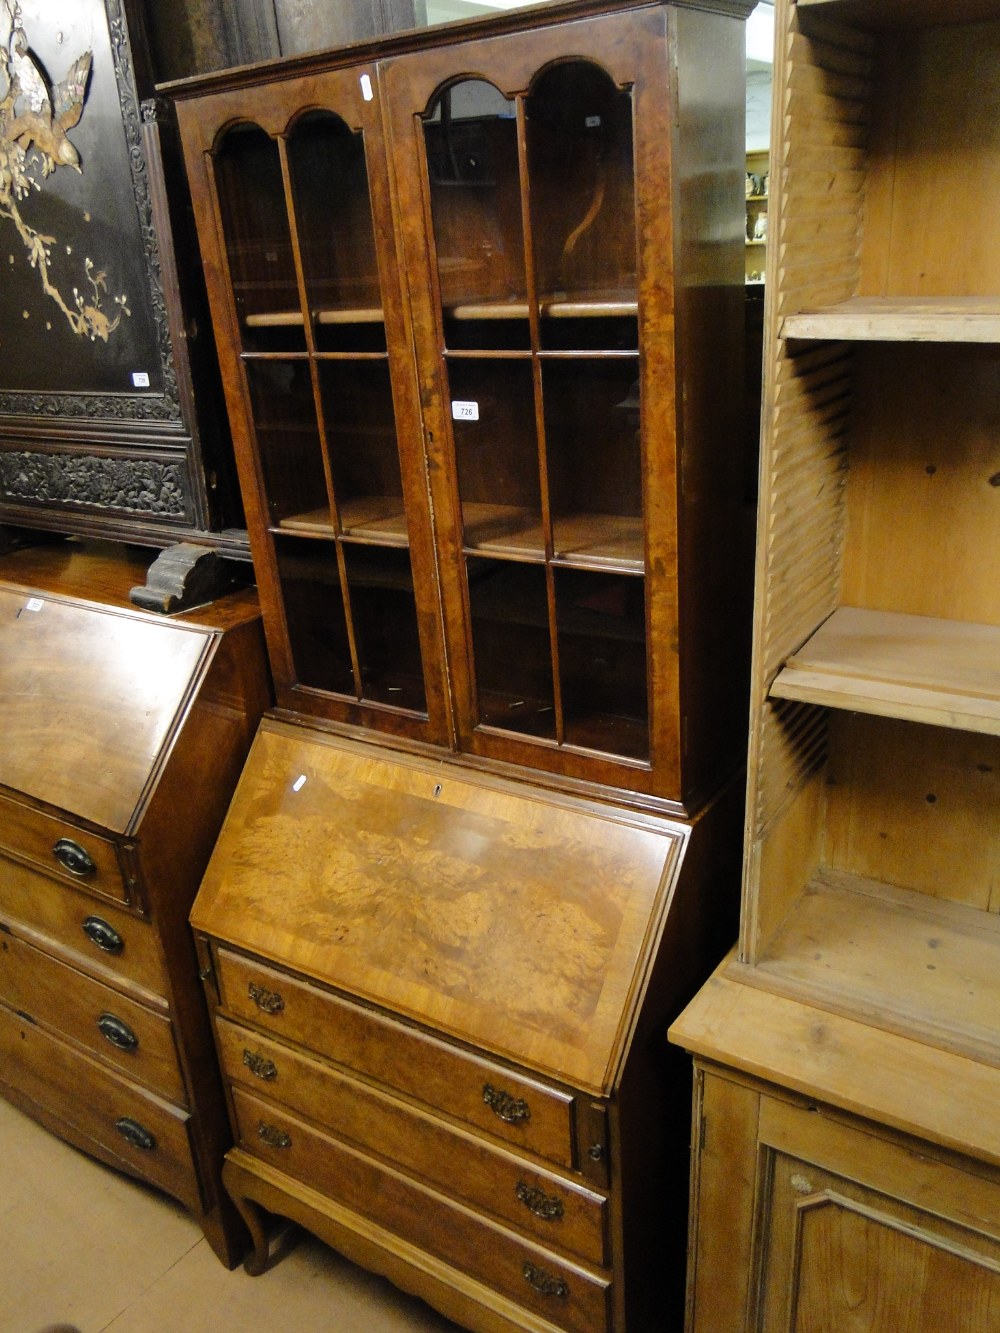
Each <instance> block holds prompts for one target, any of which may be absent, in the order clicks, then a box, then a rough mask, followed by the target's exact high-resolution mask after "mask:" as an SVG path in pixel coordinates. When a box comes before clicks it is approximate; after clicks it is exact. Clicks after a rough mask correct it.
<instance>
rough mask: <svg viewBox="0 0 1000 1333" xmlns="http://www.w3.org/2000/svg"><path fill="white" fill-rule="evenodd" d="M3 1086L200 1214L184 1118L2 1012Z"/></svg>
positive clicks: (1, 1009)
mask: <svg viewBox="0 0 1000 1333" xmlns="http://www.w3.org/2000/svg"><path fill="white" fill-rule="evenodd" d="M3 1083H7V1084H9V1085H10V1087H11V1088H12V1089H15V1090H16V1091H17V1092H18V1093H20V1094H21V1095H23V1096H25V1097H28V1098H30V1099H31V1100H32V1101H33V1102H36V1103H37V1104H38V1105H39V1106H41V1107H43V1108H44V1109H45V1110H46V1111H48V1112H49V1113H50V1114H51V1115H54V1116H56V1117H58V1118H59V1119H60V1120H62V1121H64V1122H66V1123H67V1124H68V1125H70V1126H72V1127H73V1128H74V1129H75V1130H77V1131H78V1132H79V1133H81V1134H85V1135H86V1136H87V1137H88V1138H90V1139H91V1140H93V1141H94V1142H96V1143H98V1144H99V1145H100V1146H101V1147H102V1148H104V1149H105V1150H106V1151H107V1152H110V1153H111V1154H113V1155H114V1156H115V1157H116V1158H117V1159H118V1160H119V1161H121V1162H122V1163H123V1164H125V1165H126V1166H127V1167H128V1169H129V1170H131V1171H133V1172H135V1173H136V1174H137V1175H140V1176H142V1177H143V1178H144V1179H146V1180H148V1181H149V1182H150V1183H151V1184H153V1185H157V1186H159V1187H160V1188H161V1189H164V1190H166V1191H167V1193H168V1194H172V1195H173V1196H174V1197H175V1198H177V1199H179V1200H180V1201H181V1202H182V1203H184V1204H186V1205H187V1206H188V1207H189V1208H200V1207H202V1206H203V1205H202V1200H201V1195H200V1191H199V1188H198V1182H197V1176H196V1174H195V1166H194V1161H193V1159H192V1154H191V1143H190V1139H189V1116H188V1115H187V1114H186V1112H184V1111H182V1110H180V1109H179V1108H178V1107H176V1106H171V1105H170V1104H169V1103H168V1102H165V1101H163V1100H161V1099H160V1098H159V1097H156V1096H155V1095H154V1094H153V1093H150V1092H146V1091H145V1090H144V1089H142V1088H140V1087H138V1086H137V1085H136V1084H134V1083H132V1082H131V1081H130V1080H129V1079H126V1078H123V1077H122V1076H121V1075H120V1074H118V1073H116V1072H115V1071H114V1070H111V1069H106V1068H104V1067H103V1066H101V1065H99V1064H98V1063H97V1062H96V1061H95V1060H92V1059H90V1058H89V1057H88V1056H86V1055H83V1054H81V1053H80V1052H78V1051H76V1050H74V1049H73V1048H71V1047H70V1046H69V1045H67V1043H66V1042H64V1041H60V1040H59V1039H58V1038H57V1037H54V1036H52V1034H51V1033H48V1032H45V1031H44V1030H43V1029H42V1028H40V1027H36V1026H35V1024H34V1023H31V1022H30V1021H27V1020H25V1019H23V1018H22V1017H20V1016H19V1015H18V1014H15V1013H12V1012H11V1010H9V1009H7V1008H6V1007H5V1006H3V1005H0V1085H2V1084H3Z"/></svg>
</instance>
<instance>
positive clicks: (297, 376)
mask: <svg viewBox="0 0 1000 1333" xmlns="http://www.w3.org/2000/svg"><path fill="white" fill-rule="evenodd" d="M246 369H247V380H248V382H249V385H250V396H251V400H252V402H253V418H254V431H255V433H256V436H257V450H258V454H259V456H260V464H261V468H262V469H263V472H264V488H265V490H266V492H267V502H268V509H269V519H270V522H271V523H272V524H275V525H279V526H281V527H283V528H289V529H292V530H294V531H298V532H305V533H309V532H331V531H332V524H331V520H330V508H329V502H328V499H327V491H326V478H325V476H324V472H323V455H322V451H321V446H320V439H319V429H318V427H317V424H316V410H315V407H314V401H313V391H312V380H311V378H310V374H309V364H308V362H306V361H304V360H300V361H270V360H267V361H250V362H248V363H247V368H246Z"/></svg>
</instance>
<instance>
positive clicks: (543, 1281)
mask: <svg viewBox="0 0 1000 1333" xmlns="http://www.w3.org/2000/svg"><path fill="white" fill-rule="evenodd" d="M521 1274H522V1276H523V1277H524V1280H525V1282H527V1284H528V1286H529V1287H534V1289H535V1290H536V1291H537V1292H539V1293H540V1294H541V1295H542V1296H556V1297H558V1298H559V1300H563V1301H564V1300H566V1298H567V1297H568V1296H569V1287H568V1286H567V1285H566V1283H565V1282H564V1281H563V1279H562V1278H561V1277H555V1276H554V1275H553V1274H552V1273H547V1272H546V1271H545V1269H544V1268H539V1267H538V1266H537V1264H533V1263H529V1262H528V1261H527V1260H525V1263H524V1266H523V1268H522V1269H521Z"/></svg>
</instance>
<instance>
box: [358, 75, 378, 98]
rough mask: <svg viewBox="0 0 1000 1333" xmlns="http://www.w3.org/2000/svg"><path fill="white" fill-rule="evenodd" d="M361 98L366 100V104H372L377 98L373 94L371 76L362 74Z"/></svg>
mask: <svg viewBox="0 0 1000 1333" xmlns="http://www.w3.org/2000/svg"><path fill="white" fill-rule="evenodd" d="M361 96H362V97H363V98H364V99H365V101H366V102H370V101H371V100H372V98H373V97H374V96H375V94H374V93H373V92H372V81H371V75H370V74H362V76H361Z"/></svg>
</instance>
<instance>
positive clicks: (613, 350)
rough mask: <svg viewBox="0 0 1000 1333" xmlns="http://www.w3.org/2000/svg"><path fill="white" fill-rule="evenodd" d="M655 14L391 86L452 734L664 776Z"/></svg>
mask: <svg viewBox="0 0 1000 1333" xmlns="http://www.w3.org/2000/svg"><path fill="white" fill-rule="evenodd" d="M664 21H665V19H664V14H663V13H662V12H654V13H652V14H650V15H641V16H640V15H631V16H629V17H628V18H627V19H625V18H622V17H620V16H612V17H607V18H602V19H594V20H590V21H588V22H585V23H581V24H579V25H578V26H576V28H575V30H574V31H573V33H572V39H570V38H569V37H568V35H567V33H566V32H565V31H550V30H546V29H542V30H541V31H539V32H537V33H535V34H533V38H532V41H531V42H524V41H523V40H518V39H511V38H506V37H496V38H494V39H492V40H489V39H486V40H483V41H479V42H475V43H469V44H468V45H466V46H460V47H453V48H446V49H444V50H441V51H434V52H428V53H427V54H426V55H416V56H412V57H404V58H401V59H399V60H397V61H394V62H390V65H389V68H388V71H387V76H386V84H387V88H388V89H389V94H390V96H389V107H390V114H391V115H392V116H393V121H392V127H393V129H392V133H393V152H394V155H395V156H396V159H397V168H398V174H399V181H400V194H401V216H402V218H403V221H404V227H405V228H406V243H407V246H408V250H409V258H408V263H409V266H410V271H411V272H416V271H417V269H418V266H419V265H424V266H426V268H427V271H428V281H427V282H425V283H424V284H422V285H423V288H424V293H425V295H424V297H423V299H422V300H421V297H420V296H419V295H418V294H417V293H416V292H415V293H414V296H413V303H414V323H415V330H416V344H417V349H418V356H419V357H420V358H421V366H420V374H421V380H422V383H421V388H422V393H423V401H424V406H425V412H426V419H427V422H428V448H429V450H430V452H431V455H432V459H436V460H440V463H441V466H440V467H439V468H434V467H432V474H434V475H435V476H436V478H437V480H438V482H439V485H440V491H439V494H437V495H436V496H435V505H436V512H437V514H438V517H439V526H440V533H441V536H442V538H443V548H442V553H443V562H444V565H445V568H444V569H443V571H442V578H443V584H444V590H445V609H446V615H447V617H448V632H449V635H450V640H451V643H452V649H453V651H452V657H453V660H454V662H455V664H456V671H455V692H456V701H457V708H458V713H459V716H458V719H457V729H458V733H459V743H460V745H461V746H462V747H463V748H464V749H466V750H469V751H471V752H472V753H475V754H480V755H483V756H488V757H491V758H497V759H501V760H506V761H510V762H515V763H519V764H528V765H530V766H532V767H535V768H543V769H545V768H549V769H555V770H558V771H559V772H561V773H564V774H567V775H569V776H571V777H579V778H582V779H587V778H593V779H595V780H598V781H603V782H610V783H612V784H613V785H615V786H620V787H625V788H639V789H650V788H652V789H654V790H656V789H657V788H659V790H660V791H661V793H664V792H665V793H666V794H672V795H676V794H677V792H676V789H674V790H673V791H670V783H671V781H675V778H671V777H666V778H663V777H653V776H651V773H652V771H653V770H655V769H656V768H657V766H662V767H663V769H664V770H667V769H669V768H670V767H671V764H673V766H674V767H676V762H677V748H678V747H677V734H676V713H675V711H674V703H675V701H676V697H677V686H676V668H675V665H674V662H673V660H672V658H671V654H670V653H669V651H664V650H663V646H664V645H666V644H669V643H670V642H671V641H676V612H677V608H676V592H675V588H674V584H673V581H672V575H673V574H674V573H675V572H676V571H675V568H674V569H672V570H668V571H667V573H666V577H658V578H657V579H656V580H655V581H654V579H653V578H652V577H651V571H650V551H651V550H654V549H655V548H656V547H657V546H658V545H659V544H661V543H665V545H666V546H667V548H673V549H675V548H676V541H675V539H674V538H673V536H672V533H673V530H674V528H675V526H676V514H675V511H674V507H673V503H672V494H673V487H674V483H673V461H674V460H673V428H672V420H671V419H670V418H669V415H668V404H669V402H670V401H671V399H672V395H673V364H672V350H671V348H670V343H669V337H667V338H665V339H664V340H663V342H664V343H665V344H666V346H665V349H664V351H663V352H662V353H661V354H660V355H659V356H658V357H657V358H656V362H657V364H655V366H654V357H653V356H652V355H651V354H650V352H649V351H648V350H646V351H644V343H645V342H646V340H647V339H648V337H649V335H650V333H651V331H652V330H653V329H654V328H657V327H659V328H662V329H664V330H666V329H667V322H666V317H667V315H668V313H669V311H670V307H671V302H672V292H671V290H670V287H669V282H668V281H665V282H654V281H653V279H654V267H655V264H656V263H657V259H656V256H657V254H659V255H661V256H669V254H670V209H669V208H662V207H661V208H660V210H659V211H658V212H657V213H654V212H653V211H652V210H649V212H648V214H645V215H644V213H643V208H642V198H643V196H644V192H648V191H649V190H650V189H651V188H652V185H653V179H654V172H655V173H658V186H659V189H660V190H661V191H662V192H663V193H662V194H661V203H662V199H663V197H664V196H665V197H666V198H667V199H669V190H670V181H669V159H670V136H669V126H668V125H664V126H657V125H654V124H651V123H647V121H646V120H645V119H644V116H643V110H642V108H643V100H644V99H643V96H642V92H641V88H642V87H643V85H644V82H645V81H646V80H649V79H654V80H655V79H658V80H659V81H660V87H661V88H662V87H664V86H666V85H667V80H668V72H667V69H666V66H665V63H664V62H663V57H662V51H663V49H664V47H665V33H664ZM468 71H474V72H473V73H469V72H468ZM656 116H657V112H656V111H653V110H652V109H651V116H650V120H653V119H655V118H656ZM658 131H662V132H660V133H659V134H658ZM657 134H658V142H657V143H656V145H655V147H656V153H657V155H658V156H657V161H656V164H655V165H654V160H653V148H654V144H653V139H654V136H657ZM637 213H638V215H639V217H640V219H641V220H644V221H645V224H646V225H645V226H644V228H643V234H642V242H641V245H640V241H639V232H638V228H637V222H636V219H637ZM665 267H666V269H667V270H669V262H668V263H666V265H665ZM667 276H668V277H669V272H668V274H667ZM640 292H642V296H641V298H640ZM654 371H655V373H654ZM432 418H434V419H435V420H434V424H433V425H432V424H431V420H432ZM653 422H658V423H659V425H660V431H659V433H658V439H657V450H656V457H655V458H654V457H653V456H652V455H653V451H652V450H647V448H646V446H645V442H644V441H645V433H646V431H647V430H648V429H650V428H651V426H652V423H653ZM652 497H655V499H654V498H652ZM659 564H660V567H661V568H662V567H663V562H659ZM661 783H663V784H664V785H662V786H661V785H660V784H661Z"/></svg>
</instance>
